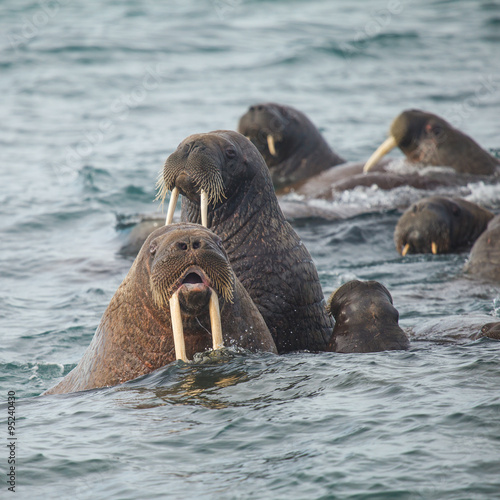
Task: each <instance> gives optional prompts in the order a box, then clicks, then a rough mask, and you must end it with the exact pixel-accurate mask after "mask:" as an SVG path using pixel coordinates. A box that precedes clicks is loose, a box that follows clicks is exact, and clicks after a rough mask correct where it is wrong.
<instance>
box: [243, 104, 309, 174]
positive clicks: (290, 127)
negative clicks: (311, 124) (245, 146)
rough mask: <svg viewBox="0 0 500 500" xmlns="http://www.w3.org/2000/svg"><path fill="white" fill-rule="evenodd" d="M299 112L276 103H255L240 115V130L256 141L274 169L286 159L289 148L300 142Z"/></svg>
mask: <svg viewBox="0 0 500 500" xmlns="http://www.w3.org/2000/svg"><path fill="white" fill-rule="evenodd" d="M299 114H300V115H302V113H300V112H299V111H297V110H295V109H293V108H290V107H288V106H282V105H280V104H276V103H272V102H269V103H260V104H255V105H253V106H250V107H249V108H248V111H247V112H246V113H245V114H244V115H243V116H242V117H241V118H240V121H239V124H238V132H239V133H240V134H243V135H244V136H245V137H247V138H248V139H249V140H251V141H252V142H253V144H254V145H255V146H256V147H257V149H258V150H259V152H260V154H261V155H262V156H263V157H264V160H266V163H267V165H268V167H270V168H271V167H273V166H274V165H278V163H280V162H281V161H282V160H283V157H284V156H285V150H286V149H288V148H290V146H292V145H293V143H294V142H295V144H298V142H299V141H297V140H296V139H297V138H298V137H296V136H297V135H298V133H299V130H298V129H299V123H298V118H299ZM302 116H303V115H302ZM294 139H295V141H294Z"/></svg>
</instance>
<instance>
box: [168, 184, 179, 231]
mask: <svg viewBox="0 0 500 500" xmlns="http://www.w3.org/2000/svg"><path fill="white" fill-rule="evenodd" d="M178 198H179V190H178V189H177V188H176V187H174V189H172V193H171V195H170V201H169V203H168V211H167V218H166V220H165V226H169V225H170V224H172V221H173V220H174V212H175V207H176V206H177V199H178Z"/></svg>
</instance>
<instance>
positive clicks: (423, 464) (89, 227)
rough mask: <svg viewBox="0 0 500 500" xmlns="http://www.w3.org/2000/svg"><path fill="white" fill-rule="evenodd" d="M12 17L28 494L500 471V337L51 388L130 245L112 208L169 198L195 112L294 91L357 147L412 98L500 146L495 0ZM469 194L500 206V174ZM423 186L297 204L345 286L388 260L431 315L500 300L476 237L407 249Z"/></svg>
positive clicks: (118, 494)
mask: <svg viewBox="0 0 500 500" xmlns="http://www.w3.org/2000/svg"><path fill="white" fill-rule="evenodd" d="M0 34H1V38H0V44H1V45H0V75H1V78H0V95H1V97H0V99H1V106H0V112H1V116H2V133H1V134H0V155H1V156H0V158H1V163H0V214H1V215H0V231H1V238H0V276H1V287H0V325H1V335H2V343H1V346H0V394H1V399H2V401H5V400H6V399H7V392H8V391H9V390H15V391H16V396H17V397H18V398H19V400H18V402H17V408H16V417H17V419H18V420H17V431H16V432H17V436H18V439H19V441H18V448H17V469H16V472H17V485H16V494H17V498H30V499H33V498H72V499H84V498H85V499H86V498H107V499H128V498H130V499H136V498H137V499H139V498H141V499H142V498H228V499H229V498H304V499H305V498H325V499H326V498H329V499H356V500H361V499H363V500H364V499H389V498H390V499H417V498H418V499H420V498H422V499H433V498H435V499H483V498H484V499H491V498H497V497H499V496H500V480H499V479H498V470H499V467H500V454H499V452H498V450H499V436H500V397H499V396H498V383H499V380H500V368H499V365H498V354H499V344H498V342H494V341H488V340H480V341H475V342H465V341H463V340H462V341H460V342H458V341H457V342H451V343H450V342H444V341H443V342H435V341H424V340H418V339H416V336H415V335H413V337H414V341H413V345H412V348H411V350H410V351H408V352H386V353H375V354H363V355H361V354H358V355H355V354H351V355H339V354H328V353H323V354H320V355H313V354H307V353H301V354H292V355H286V356H280V357H277V356H271V355H251V356H236V357H234V359H231V360H229V361H226V362H221V363H216V364H209V365H194V366H187V365H180V364H173V365H171V366H168V367H166V368H165V369H163V370H160V371H159V372H157V373H154V374H151V375H149V376H146V377H143V378H141V379H139V380H136V381H133V382H130V383H127V384H125V385H124V386H121V387H117V388H110V389H105V390H101V391H91V392H88V393H84V394H75V395H68V396H62V397H50V398H38V397H37V396H38V395H39V394H40V393H41V392H43V390H45V389H47V388H48V387H50V386H52V385H54V383H55V382H56V381H57V380H59V378H60V377H61V376H62V375H63V374H64V373H67V372H68V371H69V370H70V369H71V368H72V367H73V366H75V364H76V363H77V362H78V360H79V359H80V357H81V355H82V353H83V352H84V350H85V348H86V347H87V346H88V344H89V342H90V340H91V338H92V336H93V333H94V331H95V328H96V326H97V324H98V322H99V319H100V317H101V315H102V313H103V311H104V310H105V308H106V306H107V304H108V302H109V300H110V298H111V297H112V295H113V293H114V292H115V290H116V288H117V287H118V285H119V284H120V282H121V281H122V279H123V277H124V276H125V274H126V272H127V271H128V269H129V267H130V265H131V260H129V259H125V258H122V257H120V256H119V255H118V253H117V252H118V249H119V247H120V245H121V244H122V243H123V240H124V238H125V237H126V234H124V233H123V232H121V231H117V230H116V228H115V225H116V220H117V216H123V215H130V214H135V213H147V212H152V211H155V210H157V209H158V206H157V204H154V203H153V202H152V201H153V199H154V196H155V181H156V177H157V175H158V172H159V170H160V168H161V166H162V164H163V162H164V160H165V158H166V157H167V156H168V155H169V154H170V153H171V152H172V151H173V150H174V149H175V148H176V146H177V144H178V143H179V142H180V141H181V140H183V139H184V138H185V137H186V136H187V135H190V134H192V133H198V132H206V131H210V130H216V129H221V128H222V129H235V128H236V126H237V122H238V118H239V116H240V115H241V114H243V113H244V112H245V111H246V109H247V107H248V106H249V105H251V104H254V103H256V102H262V101H276V102H280V103H284V104H288V105H292V106H295V107H296V108H298V109H300V110H302V111H304V112H305V113H306V114H307V115H308V116H309V117H310V118H311V119H312V121H313V122H314V123H315V124H316V125H317V126H318V127H319V128H320V130H321V132H322V133H323V134H324V136H325V138H326V139H327V141H328V142H329V143H330V144H331V145H332V147H333V148H334V149H335V150H336V151H337V152H338V153H339V154H341V155H342V156H343V157H344V158H346V159H348V160H361V159H365V158H367V157H368V156H369V154H371V152H372V151H373V150H374V148H375V147H376V146H378V144H380V142H381V141H382V140H383V139H384V138H385V137H386V133H387V130H388V127H389V124H390V122H391V120H392V118H393V117H394V116H396V115H397V114H398V113H399V112H400V111H402V110H403V109H407V108H410V107H417V108H422V109H425V110H428V111H431V112H434V113H436V114H439V115H441V116H443V117H444V118H445V119H447V120H448V121H450V122H451V123H452V124H453V125H455V126H456V127H458V128H460V129H461V130H463V131H464V132H466V133H468V134H469V135H471V136H472V137H474V138H475V139H476V140H477V141H478V142H479V143H480V144H481V145H482V146H483V147H484V148H492V149H493V148H499V147H500V138H499V127H498V116H499V114H500V57H499V55H500V51H499V48H500V2H498V1H486V0H456V1H437V0H432V1H431V0H424V1H421V2H416V1H414V0H385V1H363V0H355V1H346V0H339V1H336V2H331V1H328V0H312V1H307V2H306V1H304V0H295V1H294V0H287V1H285V0H282V1H270V0H269V1H264V0H215V1H211V2H210V1H201V0H199V1H195V0H186V1H182V2H181V1H170V2H154V1H152V0H148V1H141V2H139V1H137V0H127V1H116V2H113V3H105V4H103V3H102V2H97V1H95V0H90V1H86V2H84V1H82V0H74V1H71V2H69V1H67V0H45V1H40V2H32V1H25V0H15V1H14V0H3V1H2V2H1V3H0ZM392 155H393V156H394V157H397V156H401V153H400V152H399V151H395V152H394V153H392ZM457 194H461V195H464V196H465V197H467V199H469V200H471V201H475V202H479V203H481V204H482V205H483V206H486V207H487V208H490V209H492V210H494V211H496V212H498V211H500V189H499V188H498V186H485V185H483V184H471V185H469V186H466V187H464V188H463V189H461V190H460V191H459V192H458V193H457ZM421 196H422V193H419V192H416V191H415V190H410V189H405V188H402V189H399V190H397V191H394V192H390V193H388V192H383V191H379V190H375V189H372V188H366V189H359V190H355V191H351V192H347V193H344V194H343V195H342V196H341V197H340V198H339V199H338V200H337V201H336V202H335V203H339V204H358V205H359V204H361V205H364V206H366V207H368V210H367V213H365V214H364V215H360V216H358V217H354V218H350V219H347V220H340V221H329V222H325V221H319V220H303V221H297V222H296V223H294V226H295V228H296V230H297V232H298V233H299V234H300V236H301V237H302V239H303V241H304V243H305V244H306V246H307V247H308V248H309V250H310V251H311V253H312V255H313V258H314V260H315V262H316V265H317V267H318V271H319V274H320V279H321V282H322V285H323V289H324V292H325V294H326V295H328V294H329V293H330V292H332V291H333V290H335V289H336V288H337V287H338V286H339V285H340V284H342V283H343V282H345V281H348V280H349V279H353V278H357V279H376V280H378V281H381V282H382V283H384V284H385V285H386V286H387V287H388V288H389V290H390V291H391V293H392V295H393V298H394V304H395V306H396V308H397V309H398V310H399V312H400V314H401V320H400V324H401V325H402V326H403V327H404V328H406V329H407V330H408V331H409V332H410V333H411V332H412V331H418V329H419V328H420V329H421V331H423V330H425V327H426V325H434V327H436V328H437V329H438V330H439V329H442V331H445V330H446V331H447V332H448V333H450V335H451V336H453V334H454V333H456V332H457V331H459V330H460V329H464V330H465V331H466V330H467V328H471V329H472V328H474V325H476V326H477V324H482V323H484V322H487V321H494V320H497V319H498V309H499V300H500V293H499V288H498V287H497V286H495V285H491V284H485V283H481V282H477V281H474V280H472V279H470V278H466V277H464V276H463V273H462V266H463V263H464V262H465V260H466V257H467V254H466V253H462V254H456V255H440V256H432V255H431V256H427V255H425V256H422V255H417V256H408V257H406V258H405V259H403V258H401V257H400V256H399V255H398V254H397V252H396V250H395V248H394V244H393V241H392V233H393V230H394V226H395V224H396V221H397V219H398V217H399V215H400V211H398V210H397V209H394V208H392V207H394V206H401V205H404V204H408V203H410V202H411V201H414V200H415V199H417V198H418V197H421ZM436 325H437V326H436ZM0 408H1V410H0V411H1V412H2V415H1V419H2V422H3V425H4V427H3V429H2V430H1V431H0V432H1V433H2V435H3V436H4V437H3V438H2V440H3V442H4V443H5V444H6V443H7V428H6V422H5V421H6V418H7V406H6V404H2V405H1V407H0ZM2 449H4V452H3V456H0V467H1V469H0V471H1V472H2V477H4V478H5V477H6V476H5V475H4V473H5V471H6V470H7V452H8V449H7V448H6V447H5V446H2ZM7 486H8V485H7V483H6V481H4V480H2V484H0V491H1V496H2V497H3V496H4V495H6V494H8V493H9V492H8V491H7Z"/></svg>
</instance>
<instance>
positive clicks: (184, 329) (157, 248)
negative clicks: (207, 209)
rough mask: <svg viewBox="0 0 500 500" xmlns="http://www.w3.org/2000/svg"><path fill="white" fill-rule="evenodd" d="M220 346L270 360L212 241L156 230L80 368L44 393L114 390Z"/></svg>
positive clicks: (185, 229)
mask: <svg viewBox="0 0 500 500" xmlns="http://www.w3.org/2000/svg"><path fill="white" fill-rule="evenodd" d="M223 346H228V347H229V346H238V347H241V348H244V349H248V350H250V351H269V352H274V353H276V346H275V344H274V341H273V339H272V337H271V334H270V332H269V330H268V328H267V326H266V324H265V322H264V319H263V318H262V316H261V314H260V313H259V311H258V310H257V308H256V306H255V304H254V303H253V302H252V299H251V298H250V297H249V295H248V293H247V292H246V290H245V289H244V288H243V286H242V285H241V283H240V281H239V280H238V279H237V278H236V277H235V275H234V272H233V270H232V268H231V265H230V263H229V260H228V257H227V254H226V252H225V250H224V248H223V246H222V242H221V240H220V238H219V237H218V236H217V235H215V234H213V233H212V232H211V231H209V230H208V229H206V228H203V227H201V226H199V225H197V224H174V225H170V226H164V227H162V228H160V229H157V230H156V231H154V232H153V233H152V234H151V235H150V236H149V237H148V239H147V240H146V242H145V243H144V245H143V246H142V249H141V251H140V253H139V255H138V256H137V258H136V259H135V261H134V264H133V265H132V267H131V269H130V271H129V273H128V274H127V276H126V277H125V279H124V280H123V282H122V284H121V285H120V287H119V288H118V290H117V291H116V293H115V294H114V296H113V298H112V299H111V302H110V303H109V306H108V308H107V309H106V311H105V312H104V314H103V317H102V319H101V322H100V324H99V327H98V328H97V331H96V333H95V335H94V338H93V339H92V342H91V344H90V346H89V347H88V348H87V350H86V351H85V353H84V355H83V357H82V359H81V361H80V362H79V363H78V365H77V366H76V367H75V368H74V369H73V370H72V371H71V372H70V373H68V375H66V377H64V379H63V380H62V381H61V382H59V384H57V385H56V386H55V387H53V388H51V389H49V390H48V391H46V392H45V393H44V394H61V393H66V392H75V391H83V390H87V389H93V388H98V387H105V386H111V385H116V384H120V383H123V382H126V381H127V380H131V379H134V378H137V377H139V376H141V375H144V374H146V373H149V372H151V371H153V370H156V369H157V368H160V367H162V366H165V365H166V364H167V363H170V362H172V361H174V360H175V359H182V360H184V361H187V360H188V359H190V358H192V357H193V355H194V354H195V353H197V352H203V351H205V350H207V349H210V348H212V347H213V348H214V349H217V348H220V347H223Z"/></svg>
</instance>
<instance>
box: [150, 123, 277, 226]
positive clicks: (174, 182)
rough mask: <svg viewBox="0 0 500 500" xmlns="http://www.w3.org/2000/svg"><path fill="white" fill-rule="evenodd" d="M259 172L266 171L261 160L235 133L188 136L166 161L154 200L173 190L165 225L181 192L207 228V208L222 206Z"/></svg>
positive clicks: (223, 131) (247, 141)
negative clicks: (196, 208) (197, 211)
mask: <svg viewBox="0 0 500 500" xmlns="http://www.w3.org/2000/svg"><path fill="white" fill-rule="evenodd" d="M259 169H260V171H261V173H262V172H265V171H266V170H267V169H266V165H265V163H264V160H263V159H262V157H261V155H260V154H259V152H258V151H257V149H256V148H255V146H253V144H252V143H251V142H250V141H249V140H248V139H246V138H245V137H244V136H243V135H241V134H239V133H238V132H233V131H230V130H216V131H214V132H209V133H205V134H194V135H191V136H189V137H187V138H186V139H185V140H184V141H182V142H181V143H180V144H179V146H178V147H177V150H176V151H174V152H173V153H172V154H171V155H170V156H169V157H168V158H167V160H166V162H165V165H164V167H163V171H162V173H161V174H160V178H159V179H158V183H157V187H158V196H157V199H161V201H162V202H163V201H164V200H165V196H166V194H167V193H168V192H169V191H172V195H171V197H170V203H169V207H168V213H167V220H166V223H167V224H170V223H171V222H172V220H173V214H174V210H175V205H176V203H177V198H178V195H179V193H180V194H182V195H183V196H185V197H186V198H187V199H189V201H191V202H193V203H194V204H199V205H200V210H201V222H202V224H203V225H204V226H206V227H208V206H210V207H211V208H216V207H218V206H220V205H221V204H223V203H224V202H225V200H226V199H228V198H230V197H231V196H233V195H234V193H235V192H237V191H238V189H239V187H240V186H241V185H243V184H244V183H245V182H246V181H247V180H250V179H251V178H252V177H253V176H255V175H256V173H257V171H258V170H259ZM269 183H270V179H269Z"/></svg>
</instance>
